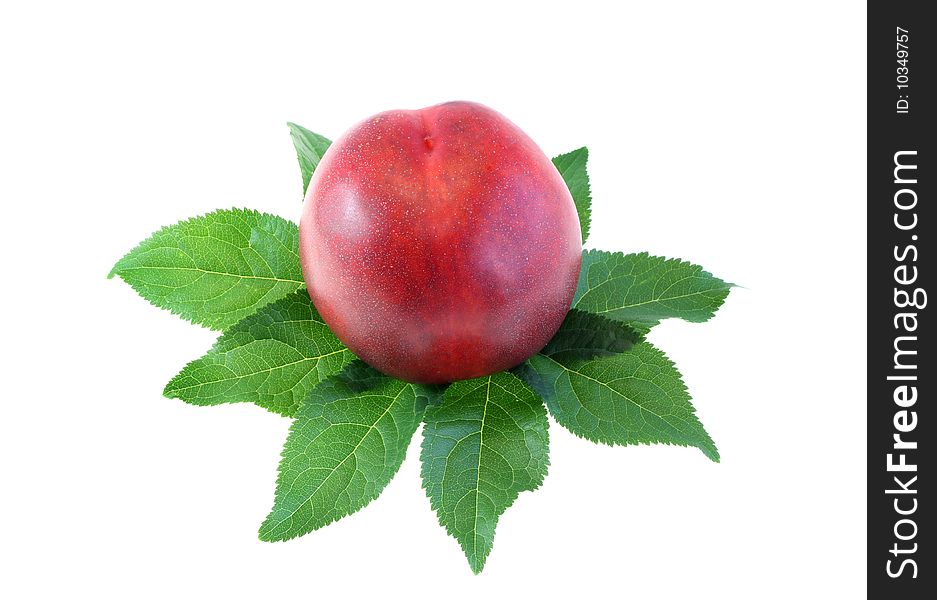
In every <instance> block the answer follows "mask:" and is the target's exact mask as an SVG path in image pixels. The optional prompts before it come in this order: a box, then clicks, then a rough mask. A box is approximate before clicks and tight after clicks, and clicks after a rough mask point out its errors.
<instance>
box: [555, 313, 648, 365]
mask: <svg viewBox="0 0 937 600" xmlns="http://www.w3.org/2000/svg"><path fill="white" fill-rule="evenodd" d="M642 339H643V336H642V335H641V334H640V333H638V332H636V331H634V330H633V329H631V328H630V327H628V326H627V325H625V324H624V323H621V322H619V321H612V320H611V319H606V318H605V317H603V316H601V315H595V314H592V313H588V312H584V311H581V310H578V309H575V308H573V309H570V311H569V312H568V313H567V314H566V319H564V320H563V324H562V325H561V326H560V329H559V331H557V332H556V334H555V335H554V336H553V339H551V340H550V341H549V342H548V343H547V345H546V346H545V347H544V348H543V349H542V350H540V353H541V354H546V355H547V356H555V355H562V356H566V355H570V356H575V357H580V358H593V357H595V356H608V355H610V354H618V353H619V352H624V351H625V350H628V349H629V348H631V347H632V346H634V345H635V344H637V343H638V342H640V341H642Z"/></svg>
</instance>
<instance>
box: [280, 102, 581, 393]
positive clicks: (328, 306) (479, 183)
mask: <svg viewBox="0 0 937 600" xmlns="http://www.w3.org/2000/svg"><path fill="white" fill-rule="evenodd" d="M581 246H582V241H581V237H580V231H579V218H578V217H577V215H576V207H575V205H574V204H573V199H572V197H571V196H570V194H569V190H568V189H567V188H566V184H565V182H564V181H563V178H562V177H561V176H560V174H559V173H558V172H557V171H556V168H554V166H553V163H552V162H551V161H550V159H549V158H547V157H546V155H544V153H543V152H542V151H541V150H540V148H538V147H537V145H536V144H534V142H533V141H532V140H531V139H530V138H529V137H527V135H526V134H525V133H524V132H523V131H521V130H520V129H519V128H518V127H517V126H516V125H514V124H513V123H511V122H510V121H508V120H507V119H506V118H504V117H503V116H502V115H500V114H499V113H497V112H495V111H493V110H491V109H490V108H487V107H485V106H482V105H480V104H474V103H471V102H449V103H446V104H440V105H437V106H431V107H429V108H424V109H422V110H394V111H388V112H384V113H380V114H378V115H375V116H373V117H371V118H369V119H366V120H365V121H362V122H361V123H359V124H358V125H356V126H354V127H353V128H352V129H351V130H349V131H348V132H346V133H345V134H344V135H343V136H342V137H341V138H340V139H339V140H338V141H336V142H335V143H334V144H332V146H331V147H330V148H329V150H328V151H327V152H326V154H325V156H324V157H323V158H322V161H321V162H320V163H319V166H318V167H317V169H316V171H315V174H314V175H313V178H312V181H311V182H310V184H309V190H308V192H307V195H306V204H305V207H304V210H303V216H302V220H301V222H300V226H299V249H300V257H301V259H302V267H303V275H304V277H305V280H306V283H307V286H308V288H309V295H310V297H311V298H312V300H313V302H314V303H315V305H316V308H317V309H318V310H319V313H320V314H321V315H322V317H323V319H325V322H326V323H327V324H328V326H329V327H330V328H331V329H332V331H333V332H334V333H335V335H337V336H338V337H339V339H341V340H342V342H344V343H345V344H346V345H347V346H348V347H349V348H350V349H351V350H352V352H354V353H355V354H356V355H357V356H358V357H359V358H361V359H363V360H364V361H365V362H367V363H369V364H370V365H371V366H373V367H375V368H376V369H378V370H379V371H381V372H383V373H386V374H388V375H392V376H394V377H398V378H400V379H404V380H407V381H412V382H421V383H446V382H450V381H455V380H459V379H468V378H471V377H480V376H482V375H488V374H490V373H495V372H498V371H502V370H504V369H509V368H511V367H513V366H515V365H517V364H519V363H521V362H523V361H524V360H525V359H527V358H528V357H530V356H531V355H533V354H534V353H536V352H537V351H538V350H540V349H541V348H542V347H543V346H544V345H545V344H546V343H547V342H548V341H549V340H550V338H551V337H553V335H554V334H555V333H556V331H557V329H558V328H559V326H560V324H561V323H562V321H563V318H564V317H565V316H566V313H567V311H568V310H569V306H570V303H571V302H572V298H573V294H574V292H575V290H576V282H577V279H578V276H579V266H580V261H581Z"/></svg>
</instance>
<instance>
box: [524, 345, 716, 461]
mask: <svg viewBox="0 0 937 600" xmlns="http://www.w3.org/2000/svg"><path fill="white" fill-rule="evenodd" d="M518 373H520V375H521V376H522V377H523V378H524V380H525V381H527V382H528V383H529V384H530V385H531V387H533V388H534V389H535V390H536V391H537V393H538V394H540V396H541V397H542V398H543V399H544V401H545V402H546V404H547V408H549V409H550V414H552V415H553V418H555V419H556V421H557V422H558V423H559V424H560V425H562V426H564V427H566V428H567V429H569V430H570V431H572V432H573V433H575V434H576V435H578V436H580V437H584V438H586V439H589V440H592V441H594V442H601V443H604V444H608V445H610V446H617V445H627V444H652V443H662V444H674V445H678V446H695V447H696V448H699V449H700V450H702V452H703V454H705V455H706V456H707V457H709V458H710V459H712V460H713V461H716V462H718V461H719V451H718V450H717V449H716V446H715V444H714V443H713V441H712V439H711V438H710V437H709V434H708V433H706V430H705V429H704V428H703V425H702V424H701V423H700V422H699V420H698V419H697V418H696V414H695V413H694V409H693V405H692V404H690V395H689V394H688V393H687V390H686V386H685V385H684V384H683V379H682V378H681V377H680V373H679V372H678V371H677V368H676V367H675V366H674V364H673V363H672V362H671V361H670V359H668V358H667V357H666V356H665V355H664V353H663V352H661V351H660V350H658V349H657V348H655V347H654V346H652V345H651V344H650V343H648V342H641V343H638V344H635V345H634V346H632V347H631V348H630V349H628V350H625V351H624V352H621V353H618V354H610V355H607V356H598V357H595V358H583V357H582V356H576V355H574V354H572V353H564V352H559V353H555V354H552V355H551V354H536V355H534V356H533V357H531V358H530V359H528V361H527V363H526V364H525V365H523V366H522V367H521V368H519V369H518Z"/></svg>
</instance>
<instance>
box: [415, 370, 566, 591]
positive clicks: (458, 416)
mask: <svg viewBox="0 0 937 600" xmlns="http://www.w3.org/2000/svg"><path fill="white" fill-rule="evenodd" d="M424 423H425V425H424V427H423V449H422V453H421V459H422V461H423V468H422V475H423V487H424V488H426V494H427V496H429V499H430V503H431V504H432V506H433V509H434V510H435V511H436V514H437V515H438V517H439V522H440V524H442V525H443V526H444V527H445V528H446V531H448V532H449V534H450V535H452V536H453V537H455V538H456V539H457V540H458V541H459V543H460V544H461V546H462V550H463V551H464V552H465V555H466V557H468V561H469V565H470V566H471V568H472V570H473V571H474V572H475V573H478V572H480V571H481V570H482V567H483V566H484V565H485V559H486V558H487V557H488V553H489V552H490V551H491V544H492V541H493V539H494V534H495V526H496V525H497V522H498V517H500V516H501V514H502V513H503V512H504V511H505V510H506V509H507V508H508V507H509V506H511V504H512V503H513V502H514V500H515V499H516V498H517V496H518V494H519V493H520V492H522V491H525V490H534V489H536V488H537V487H539V486H540V484H541V483H542V482H543V478H544V477H545V476H546V474H547V465H548V464H549V460H548V449H549V444H548V442H549V440H548V436H547V426H548V422H547V415H546V411H545V410H544V408H543V402H542V401H541V400H540V399H539V398H537V397H536V395H534V393H533V392H532V391H531V390H530V388H528V387H527V386H526V385H524V383H523V382H522V381H520V380H519V379H518V378H517V377H515V376H514V375H512V374H510V373H506V372H502V373H497V374H495V375H489V376H487V377H480V378H477V379H469V380H466V381H459V382H456V383H453V384H452V385H451V386H449V389H447V390H446V393H445V399H444V401H443V403H442V404H441V405H439V406H431V407H429V408H427V410H426V415H425V418H424Z"/></svg>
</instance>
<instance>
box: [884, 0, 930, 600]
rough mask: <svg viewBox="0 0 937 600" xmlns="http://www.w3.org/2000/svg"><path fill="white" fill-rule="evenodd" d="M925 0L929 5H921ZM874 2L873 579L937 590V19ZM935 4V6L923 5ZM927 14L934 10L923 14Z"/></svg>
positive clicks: (919, 592)
mask: <svg viewBox="0 0 937 600" xmlns="http://www.w3.org/2000/svg"><path fill="white" fill-rule="evenodd" d="M928 4H931V6H929V7H928ZM926 8H929V9H931V10H932V9H933V8H934V6H933V3H929V2H889V1H883V0H878V1H875V0H873V1H872V2H870V4H869V9H868V10H869V20H868V136H869V142H868V173H867V177H868V208H867V210H868V378H869V380H868V419H869V422H868V442H869V443H868V473H869V478H868V584H869V597H870V598H900V599H909V600H910V599H913V598H924V597H925V592H924V590H925V589H927V590H928V593H927V595H926V597H927V598H933V597H935V596H934V595H933V594H935V592H934V590H937V573H935V569H937V565H934V564H933V563H932V561H931V560H930V559H931V558H932V557H933V548H931V547H930V546H929V544H933V543H934V539H935V537H934V534H933V531H931V528H932V527H933V522H934V520H933V514H934V510H935V508H934V506H933V504H934V502H935V499H934V495H933V494H927V493H925V492H924V489H933V488H934V484H935V481H934V480H935V473H934V468H933V465H934V464H935V460H937V459H935V456H934V455H935V454H937V453H935V446H937V427H935V426H934V419H935V418H937V414H935V411H934V409H933V408H932V407H931V404H933V403H934V402H935V394H937V360H935V356H934V353H933V351H932V349H933V345H934V337H935V336H937V330H935V327H934V319H935V316H934V309H932V308H931V307H930V305H929V303H930V301H934V302H937V296H934V297H933V298H928V293H929V292H932V291H934V293H937V291H935V290H934V286H933V283H934V281H935V273H934V271H935V270H937V263H935V261H934V239H933V238H934V236H935V234H937V227H935V224H934V219H935V218H937V217H935V215H934V209H933V204H934V203H935V202H937V198H935V196H934V194H935V189H937V188H935V185H934V180H935V178H937V169H935V163H937V153H935V152H934V142H935V140H934V131H935V128H934V127H933V126H932V125H931V124H932V123H933V122H934V118H933V115H931V114H930V113H932V112H934V111H937V97H935V95H934V79H935V77H937V60H935V56H934V47H935V46H934V45H935V42H937V21H935V20H934V18H933V17H930V18H927V17H925V15H924V11H925V9H926ZM928 12H929V13H930V11H928ZM930 14H933V13H930Z"/></svg>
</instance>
